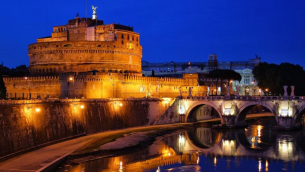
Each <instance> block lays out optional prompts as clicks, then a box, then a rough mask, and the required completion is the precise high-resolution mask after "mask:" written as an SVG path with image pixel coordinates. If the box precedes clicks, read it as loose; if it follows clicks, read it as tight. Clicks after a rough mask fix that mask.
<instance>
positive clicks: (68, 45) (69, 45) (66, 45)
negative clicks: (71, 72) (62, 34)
mask: <svg viewBox="0 0 305 172" xmlns="http://www.w3.org/2000/svg"><path fill="white" fill-rule="evenodd" d="M64 47H72V45H71V44H65V45H64Z"/></svg>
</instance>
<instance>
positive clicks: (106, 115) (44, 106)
mask: <svg viewBox="0 0 305 172" xmlns="http://www.w3.org/2000/svg"><path fill="white" fill-rule="evenodd" d="M165 107H166V106H165V104H164V103H162V102H161V101H158V100H156V99H149V100H146V99H128V100H127V99H116V100H98V101H97V100H86V101H80V100H75V99H74V100H71V99H67V100H62V101H49V102H48V101H41V100H40V101H38V100H27V101H21V100H19V101H1V102H0V121H1V122H0V138H1V139H0V147H1V149H0V157H2V156H5V155H8V154H11V153H14V152H17V151H21V150H25V149H27V148H31V147H35V146H38V145H41V144H44V143H47V142H51V141H56V140H59V139H63V138H67V137H71V136H76V135H79V134H83V133H96V132H100V131H105V130H114V129H121V128H128V127H134V126H141V125H148V124H149V123H151V121H154V119H155V118H156V116H157V115H158V113H159V114H161V113H163V112H164V109H165Z"/></svg>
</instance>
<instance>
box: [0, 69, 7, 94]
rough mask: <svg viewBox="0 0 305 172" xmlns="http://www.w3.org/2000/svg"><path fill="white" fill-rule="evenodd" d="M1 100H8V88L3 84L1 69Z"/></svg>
mask: <svg viewBox="0 0 305 172" xmlns="http://www.w3.org/2000/svg"><path fill="white" fill-rule="evenodd" d="M0 99H6V87H5V85H4V82H3V76H2V72H1V68H0Z"/></svg>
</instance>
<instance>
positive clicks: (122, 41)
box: [34, 41, 124, 49]
mask: <svg viewBox="0 0 305 172" xmlns="http://www.w3.org/2000/svg"><path fill="white" fill-rule="evenodd" d="M122 44H124V41H122ZM34 49H35V48H34Z"/></svg>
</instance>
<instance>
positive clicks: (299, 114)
mask: <svg viewBox="0 0 305 172" xmlns="http://www.w3.org/2000/svg"><path fill="white" fill-rule="evenodd" d="M304 115H305V105H303V106H301V108H300V109H299V110H298V111H297V112H296V113H295V115H294V121H295V124H296V125H298V124H299V125H302V118H303V116H304Z"/></svg>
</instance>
